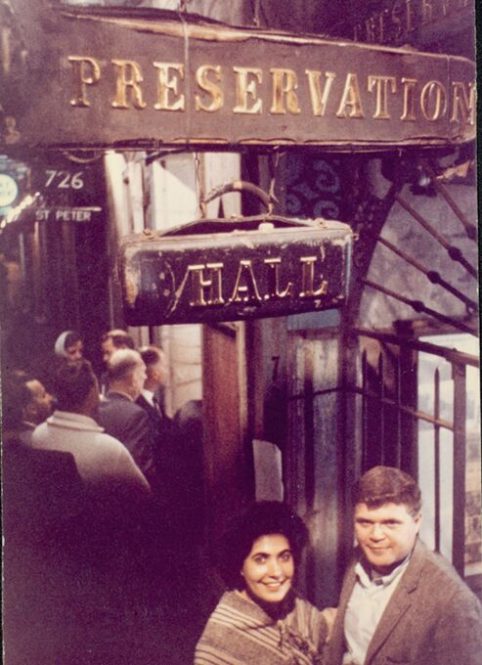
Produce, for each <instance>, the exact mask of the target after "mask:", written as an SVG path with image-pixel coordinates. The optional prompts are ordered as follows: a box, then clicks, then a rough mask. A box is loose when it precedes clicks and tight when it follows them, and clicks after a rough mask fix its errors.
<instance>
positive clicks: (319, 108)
mask: <svg viewBox="0 0 482 665" xmlns="http://www.w3.org/2000/svg"><path fill="white" fill-rule="evenodd" d="M305 73H306V74H307V76H308V86H309V89H310V99H311V108H312V111H313V115H315V116H324V115H325V110H326V105H327V103H328V98H329V96H330V92H331V87H332V85H333V81H334V80H335V77H336V74H335V73H334V72H325V84H324V86H323V92H321V83H320V77H321V72H320V71H318V70H316V69H305Z"/></svg>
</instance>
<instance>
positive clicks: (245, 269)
mask: <svg viewBox="0 0 482 665" xmlns="http://www.w3.org/2000/svg"><path fill="white" fill-rule="evenodd" d="M242 280H244V284H242ZM229 302H230V303H232V302H241V303H249V302H252V303H258V304H259V303H261V296H260V294H259V291H258V285H257V284H256V278H255V276H254V272H253V266H252V262H251V261H247V260H246V261H240V262H239V268H238V274H237V275H236V282H235V284H234V289H233V293H232V295H231V298H230V299H229Z"/></svg>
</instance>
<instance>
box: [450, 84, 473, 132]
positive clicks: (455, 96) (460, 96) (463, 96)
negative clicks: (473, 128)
mask: <svg viewBox="0 0 482 665" xmlns="http://www.w3.org/2000/svg"><path fill="white" fill-rule="evenodd" d="M467 87H468V88H469V90H468V92H467ZM459 112H460V114H461V116H462V118H461V121H462V122H463V123H464V124H466V123H468V124H469V125H473V124H474V122H475V86H474V85H473V84H472V83H469V84H468V86H467V85H466V84H465V83H463V81H453V83H452V113H451V116H450V122H460V120H459Z"/></svg>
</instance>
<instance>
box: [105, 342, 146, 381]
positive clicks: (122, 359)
mask: <svg viewBox="0 0 482 665" xmlns="http://www.w3.org/2000/svg"><path fill="white" fill-rule="evenodd" d="M143 363H144V361H143V360H142V357H141V354H140V353H139V352H138V351H134V350H133V349H118V350H117V351H114V353H113V354H112V355H111V357H110V358H109V362H108V363H107V376H108V379H109V383H111V382H112V381H123V380H124V379H126V378H127V377H128V375H129V374H130V373H131V372H132V371H133V370H134V369H136V367H139V365H141V364H143Z"/></svg>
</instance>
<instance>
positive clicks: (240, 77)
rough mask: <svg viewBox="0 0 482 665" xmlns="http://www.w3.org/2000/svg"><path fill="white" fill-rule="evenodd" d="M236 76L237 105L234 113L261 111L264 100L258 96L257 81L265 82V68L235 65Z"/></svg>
mask: <svg viewBox="0 0 482 665" xmlns="http://www.w3.org/2000/svg"><path fill="white" fill-rule="evenodd" d="M233 71H234V72H235V76H236V105H235V107H234V109H233V112H234V113H261V111H262V110H263V101H262V100H261V99H258V98H257V89H256V85H257V83H262V82H263V70H262V69H257V68H250V67H233Z"/></svg>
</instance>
